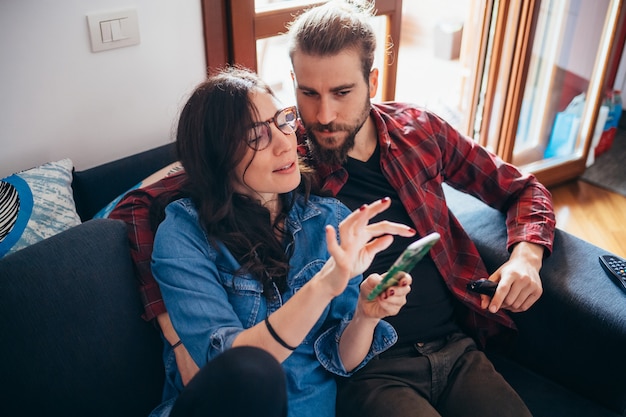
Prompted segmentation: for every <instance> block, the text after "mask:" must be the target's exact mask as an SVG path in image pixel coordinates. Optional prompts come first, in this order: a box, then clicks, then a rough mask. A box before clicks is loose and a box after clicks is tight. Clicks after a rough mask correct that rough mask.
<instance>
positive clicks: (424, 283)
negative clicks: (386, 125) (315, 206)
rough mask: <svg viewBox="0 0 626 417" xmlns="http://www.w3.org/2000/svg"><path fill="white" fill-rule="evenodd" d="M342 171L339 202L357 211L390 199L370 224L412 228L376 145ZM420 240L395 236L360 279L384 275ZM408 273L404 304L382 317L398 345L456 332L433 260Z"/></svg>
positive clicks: (446, 292) (427, 259) (446, 293)
mask: <svg viewBox="0 0 626 417" xmlns="http://www.w3.org/2000/svg"><path fill="white" fill-rule="evenodd" d="M345 168H346V169H347V170H348V172H349V177H348V182H347V183H346V184H345V185H344V186H343V188H342V189H341V190H340V191H339V194H337V197H338V198H339V200H341V202H343V203H344V204H345V205H346V206H348V207H349V208H350V209H351V210H356V209H357V208H358V207H360V206H361V205H363V203H369V202H373V201H376V200H378V199H381V198H383V197H389V198H391V206H390V207H389V208H388V209H387V210H385V211H384V212H382V213H381V214H379V215H378V216H376V217H375V218H374V219H372V222H376V221H380V220H389V221H393V222H398V223H403V224H406V225H409V226H413V222H412V221H411V219H410V217H409V215H408V213H407V211H406V209H405V208H404V206H403V205H402V202H401V201H400V198H399V197H398V194H397V193H396V191H395V190H394V189H393V188H392V187H391V185H390V184H389V182H388V181H387V179H386V178H385V177H384V176H383V173H382V171H381V169H380V147H379V146H377V147H376V151H375V152H374V154H373V155H372V156H371V157H370V159H369V160H368V161H366V162H361V161H359V160H356V159H353V158H348V161H347V162H346V164H345ZM420 237H421V236H414V237H412V238H405V237H401V236H394V240H393V243H392V244H391V246H390V247H389V248H387V249H386V250H385V251H383V252H381V253H379V254H378V255H377V256H376V257H375V258H374V261H373V262H372V265H371V266H370V268H369V269H368V270H367V271H365V273H364V274H363V276H364V277H367V276H368V275H369V274H371V273H373V272H376V273H379V274H383V273H384V272H386V271H387V269H389V267H390V266H391V264H392V263H393V262H394V261H395V260H396V259H397V258H398V256H400V254H401V253H402V251H403V250H404V249H405V248H406V247H407V246H408V245H409V244H410V243H411V242H413V241H415V240H417V239H418V238H420ZM410 274H411V276H412V277H413V284H412V285H411V292H410V293H409V295H408V297H407V303H406V305H405V306H404V307H403V308H402V309H401V310H400V313H398V315H396V316H393V317H387V318H385V320H386V321H387V322H389V323H390V324H391V325H393V327H394V328H395V329H396V331H397V332H398V342H397V345H401V344H408V343H416V342H428V341H431V340H434V339H437V338H439V337H442V336H444V335H446V334H448V333H450V332H452V331H455V330H457V329H458V327H457V325H456V324H455V322H454V298H453V296H452V294H451V293H450V290H449V289H448V288H447V286H446V284H445V282H444V280H443V278H442V277H441V274H440V273H439V271H438V270H437V268H436V267H435V264H434V262H433V261H432V258H431V257H430V256H425V257H424V258H423V259H422V260H421V261H420V262H419V263H418V264H417V265H416V266H415V268H413V270H412V271H410Z"/></svg>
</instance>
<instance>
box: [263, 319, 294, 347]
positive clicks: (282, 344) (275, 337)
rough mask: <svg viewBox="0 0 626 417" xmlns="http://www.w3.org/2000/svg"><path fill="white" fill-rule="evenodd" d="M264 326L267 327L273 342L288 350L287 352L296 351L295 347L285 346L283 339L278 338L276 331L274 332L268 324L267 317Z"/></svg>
mask: <svg viewBox="0 0 626 417" xmlns="http://www.w3.org/2000/svg"><path fill="white" fill-rule="evenodd" d="M265 325H266V326H267V330H268V331H269V332H270V334H271V335H272V337H273V338H274V340H276V341H277V342H278V343H280V345H281V346H282V347H284V348H285V349H289V350H296V348H297V346H296V347H293V346H289V345H288V344H287V342H285V341H284V340H283V339H281V338H280V336H279V335H278V334H277V333H276V331H275V330H274V328H273V327H272V325H271V324H270V320H269V317H265Z"/></svg>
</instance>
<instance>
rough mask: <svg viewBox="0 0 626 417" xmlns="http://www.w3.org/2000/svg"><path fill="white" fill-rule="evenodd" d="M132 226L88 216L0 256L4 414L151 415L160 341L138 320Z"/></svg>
mask: <svg viewBox="0 0 626 417" xmlns="http://www.w3.org/2000/svg"><path fill="white" fill-rule="evenodd" d="M126 233H127V232H126V226H125V224H124V223H123V222H121V221H117V220H109V219H106V220H97V219H96V220H91V221H88V222H86V223H83V224H81V225H79V226H76V227H74V228H72V229H69V230H67V231H65V232H62V233H60V234H58V235H56V236H53V237H51V238H48V239H46V240H44V241H42V242H39V243H36V244H34V245H32V246H29V247H27V248H24V249H22V250H20V251H18V252H15V253H13V254H10V255H8V256H6V257H4V258H2V259H0V335H1V338H2V339H1V340H2V342H1V343H0V375H1V376H2V379H3V380H4V382H5V384H4V388H3V389H1V390H0V415H2V416H14V415H15V416H51V415H63V416H90V417H93V416H107V417H110V416H116V417H122V416H146V415H148V414H149V412H150V410H151V409H152V408H153V407H155V406H156V405H158V404H159V402H160V400H161V393H162V387H163V375H164V372H163V364H162V357H161V352H162V346H163V344H162V341H161V339H160V337H159V335H158V332H157V331H156V330H155V329H154V328H153V327H152V326H151V325H150V324H148V323H146V322H145V321H143V320H142V319H141V313H142V306H141V301H140V298H139V293H138V291H137V288H136V285H137V284H136V279H135V277H134V270H133V265H132V263H131V259H130V254H129V248H128V238H127V234H126Z"/></svg>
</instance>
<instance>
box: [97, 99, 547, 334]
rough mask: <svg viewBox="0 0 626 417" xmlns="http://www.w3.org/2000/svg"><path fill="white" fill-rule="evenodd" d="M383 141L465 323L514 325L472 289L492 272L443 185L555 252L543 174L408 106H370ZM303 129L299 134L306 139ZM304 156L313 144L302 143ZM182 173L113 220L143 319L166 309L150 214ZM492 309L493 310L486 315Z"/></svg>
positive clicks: (387, 162) (342, 174)
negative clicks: (124, 240) (124, 230)
mask: <svg viewBox="0 0 626 417" xmlns="http://www.w3.org/2000/svg"><path fill="white" fill-rule="evenodd" d="M371 114H372V116H373V117H374V120H375V123H376V126H377V129H378V136H379V141H380V145H381V167H382V171H383V173H384V175H385V176H386V177H387V179H388V180H389V183H390V184H391V185H392V186H393V187H394V188H395V189H396V190H397V192H398V195H399V196H400V198H401V200H402V202H403V204H404V206H405V208H406V209H407V212H408V213H409V216H410V217H411V219H412V220H413V223H414V227H415V229H416V230H417V231H418V233H419V235H421V236H425V235H426V234H428V233H430V232H435V231H436V232H439V233H440V234H441V236H442V239H441V241H440V243H438V244H437V245H435V247H433V248H432V249H431V251H430V254H431V255H432V257H433V260H434V262H435V264H436V266H437V268H438V269H439V272H440V273H441V275H442V276H443V277H444V279H445V280H446V282H447V284H448V287H449V288H450V289H451V291H452V292H453V294H454V295H455V296H456V297H457V298H458V299H459V300H460V301H461V302H462V303H463V304H464V305H466V306H467V307H469V309H468V313H469V314H468V315H467V317H466V319H467V320H466V324H467V325H468V326H469V327H470V328H471V329H473V330H474V331H475V335H476V336H477V337H478V338H479V339H480V340H482V341H484V340H485V339H486V337H488V336H491V335H493V334H496V333H497V332H498V330H500V325H504V326H506V327H508V328H514V324H513V321H512V320H511V319H510V318H509V316H508V315H506V313H504V312H499V313H497V314H496V315H490V314H488V313H485V312H484V311H483V310H481V309H480V306H479V299H478V297H475V296H470V295H469V294H468V292H467V290H466V284H467V282H468V281H469V280H472V279H476V278H484V277H486V276H488V273H487V270H486V267H485V265H484V264H483V262H482V260H481V259H480V255H479V253H478V250H477V249H476V247H475V245H474V244H473V243H472V241H471V240H470V238H469V237H468V235H467V234H466V233H465V231H464V230H463V228H462V226H461V225H460V223H459V222H458V221H457V219H456V218H455V217H454V216H453V215H452V213H451V212H450V211H449V210H448V207H447V205H446V201H445V196H444V194H443V189H442V183H443V182H446V183H448V184H449V185H451V186H452V187H454V188H456V189H459V190H461V191H464V192H467V193H469V194H472V195H474V196H476V197H478V198H480V199H481V200H483V201H484V202H485V203H487V204H489V205H490V206H492V207H494V208H497V209H499V210H501V211H503V212H505V213H506V214H507V229H508V247H509V248H510V247H511V246H513V245H514V244H515V243H518V242H521V241H527V242H532V243H537V244H540V245H543V246H544V247H545V248H546V251H547V253H548V254H549V253H550V252H551V251H552V241H553V237H554V227H555V220H554V213H553V210H552V203H551V197H550V193H549V192H548V191H547V190H546V189H545V187H543V186H542V185H541V184H540V183H539V182H537V180H536V179H535V178H534V177H533V176H532V175H528V174H523V173H521V172H520V171H519V170H517V169H516V168H515V167H513V166H512V165H510V164H507V163H505V162H503V161H502V160H501V159H499V158H498V157H497V156H495V155H493V154H491V153H489V152H487V151H486V150H485V149H484V148H482V147H480V146H478V145H477V144H476V143H475V142H474V141H473V140H471V139H470V138H467V137H464V136H462V135H461V134H459V132H457V131H456V130H454V129H453V128H452V127H450V126H449V125H448V124H447V123H445V122H444V121H443V120H441V119H439V118H438V117H436V116H435V115H433V114H431V113H428V112H425V111H423V110H420V109H417V108H415V107H411V106H408V105H404V104H399V103H388V104H382V105H373V106H372V113H371ZM303 136H304V135H301V137H303ZM300 152H301V154H302V155H306V153H307V148H306V147H305V146H301V147H300ZM311 162H312V164H313V165H317V166H316V169H317V172H318V173H319V175H320V176H321V178H322V179H323V184H324V188H326V189H327V190H329V191H331V192H332V193H333V194H337V192H338V191H339V190H340V189H341V187H342V186H343V185H344V184H345V182H346V180H347V178H348V173H347V171H346V170H345V169H344V168H342V167H341V166H334V167H329V166H324V165H318V164H315V161H311ZM184 179H185V174H184V171H181V172H178V173H176V174H174V175H171V176H168V177H166V178H164V179H162V180H160V181H158V182H156V183H154V184H152V185H149V186H147V187H145V188H141V189H138V190H133V191H131V192H129V193H128V194H127V195H126V196H125V197H124V198H123V199H122V201H120V203H119V204H118V205H117V206H116V207H115V209H114V210H113V212H112V213H111V215H110V216H109V217H110V218H115V219H121V220H123V221H125V222H126V224H127V225H128V236H129V240H130V246H131V255H132V258H133V261H134V263H135V266H136V270H137V277H138V280H139V284H140V292H141V296H142V300H143V303H144V309H145V312H144V315H143V318H144V319H145V320H152V319H154V318H155V317H156V316H157V315H159V314H161V313H164V312H166V309H165V305H164V303H163V300H162V298H161V293H160V291H159V288H158V284H157V283H156V281H155V279H154V277H153V276H152V271H151V268H150V263H151V257H152V243H153V239H154V231H153V230H152V227H151V224H150V220H149V207H150V204H151V203H152V201H153V200H154V199H155V198H156V197H157V196H158V195H160V194H161V193H163V192H170V191H176V190H178V189H180V186H181V184H182V182H183V181H184ZM486 314H487V316H486Z"/></svg>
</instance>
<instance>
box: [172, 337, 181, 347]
mask: <svg viewBox="0 0 626 417" xmlns="http://www.w3.org/2000/svg"><path fill="white" fill-rule="evenodd" d="M182 344H183V342H182V340H180V339H179V340H178V342H176V343H174V344H173V345H172V349H176V348H177V347H178V346H180V345H182Z"/></svg>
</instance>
